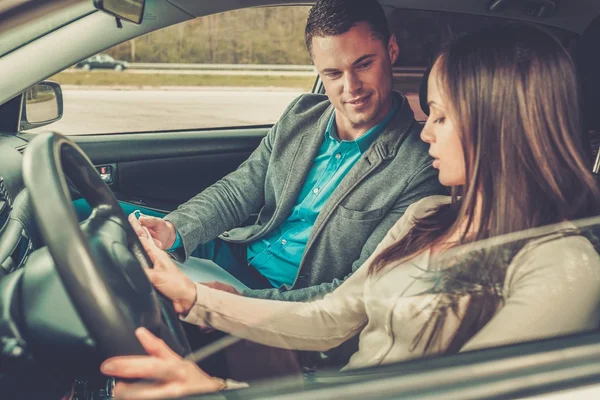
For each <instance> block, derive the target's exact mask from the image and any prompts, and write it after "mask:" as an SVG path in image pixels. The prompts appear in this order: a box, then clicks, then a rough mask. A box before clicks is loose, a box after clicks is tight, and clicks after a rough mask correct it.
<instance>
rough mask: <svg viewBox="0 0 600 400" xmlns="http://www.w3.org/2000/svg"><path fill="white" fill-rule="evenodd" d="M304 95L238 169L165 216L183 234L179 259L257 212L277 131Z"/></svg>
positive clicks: (262, 201)
mask: <svg viewBox="0 0 600 400" xmlns="http://www.w3.org/2000/svg"><path fill="white" fill-rule="evenodd" d="M301 98H302V96H300V97H298V98H297V99H296V100H295V101H293V102H292V103H291V104H290V105H289V106H288V108H287V109H286V110H285V111H284V113H283V116H282V117H281V118H280V120H279V121H278V122H277V123H276V124H275V125H273V127H272V128H271V129H270V130H269V132H268V133H267V135H266V136H265V137H264V138H263V140H262V141H261V142H260V145H259V146H258V148H257V149H256V150H255V151H254V152H253V153H252V154H251V155H250V157H249V158H248V159H247V160H246V161H245V162H244V163H242V164H241V165H240V166H239V167H238V168H237V169H236V170H235V171H233V172H232V173H230V174H229V175H227V176H225V177H224V178H223V179H221V180H220V181H218V182H216V183H215V184H213V185H212V186H210V187H208V188H207V189H205V190H204V191H202V192H201V193H199V194H198V195H196V196H194V197H193V198H192V199H190V200H188V201H187V202H185V203H184V204H182V205H180V206H179V207H178V208H177V209H176V210H175V211H173V212H172V213H170V214H169V215H167V216H166V217H165V218H164V219H165V220H167V221H170V222H171V223H172V224H173V225H174V226H175V228H176V229H177V232H178V233H179V235H181V239H182V243H183V246H182V247H181V248H179V249H177V251H175V252H173V255H174V256H175V258H176V259H177V260H179V261H184V260H186V259H187V258H188V257H189V256H190V254H191V253H192V252H193V251H194V249H195V248H196V247H197V246H198V245H199V244H202V243H206V242H208V241H209V240H212V239H214V238H216V237H217V236H218V235H220V234H221V233H223V232H224V231H226V230H229V229H232V228H234V227H237V226H239V225H241V224H242V223H243V222H244V221H246V220H247V219H248V218H249V217H250V215H251V214H252V213H253V212H256V211H258V210H259V209H260V208H261V207H262V205H263V204H264V201H265V199H264V197H265V194H264V190H262V189H261V188H264V187H265V180H266V176H267V170H268V167H269V160H270V157H271V152H272V149H273V145H274V143H275V138H276V136H277V131H278V129H279V127H280V125H281V121H282V120H283V119H285V118H286V116H287V115H288V114H289V113H290V110H291V109H292V108H293V107H294V105H295V104H296V103H297V102H298V101H299V100H300V99H301ZM191 173H194V172H191ZM200 173H201V171H200ZM257 188H258V189H257Z"/></svg>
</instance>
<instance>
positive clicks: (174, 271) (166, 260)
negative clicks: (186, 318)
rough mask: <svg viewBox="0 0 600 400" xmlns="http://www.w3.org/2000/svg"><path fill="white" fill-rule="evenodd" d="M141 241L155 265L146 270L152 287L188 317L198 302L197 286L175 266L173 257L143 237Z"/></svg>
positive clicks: (178, 311) (176, 310) (177, 311)
mask: <svg viewBox="0 0 600 400" xmlns="http://www.w3.org/2000/svg"><path fill="white" fill-rule="evenodd" d="M140 241H141V242H142V245H143V246H144V249H145V250H146V253H148V257H150V261H152V264H153V265H154V267H153V268H146V269H145V270H144V271H146V275H148V279H150V282H152V285H154V287H155V288H156V290H158V291H159V292H161V293H162V294H164V295H165V296H166V297H167V298H168V299H170V300H171V301H172V302H173V308H174V309H175V312H176V313H178V314H183V315H186V314H187V313H189V312H190V310H191V308H192V306H193V305H194V303H195V302H196V285H195V284H194V282H192V280H191V279H190V278H188V277H187V276H186V275H185V274H184V273H183V272H181V270H180V269H179V268H178V267H177V265H175V263H174V262H173V260H172V259H171V257H169V255H168V254H167V253H165V252H164V251H162V250H160V249H159V248H157V247H156V246H154V245H153V244H152V242H150V239H147V238H145V237H141V238H140Z"/></svg>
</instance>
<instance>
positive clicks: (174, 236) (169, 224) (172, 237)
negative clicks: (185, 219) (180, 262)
mask: <svg viewBox="0 0 600 400" xmlns="http://www.w3.org/2000/svg"><path fill="white" fill-rule="evenodd" d="M165 223H166V224H167V228H168V231H169V237H168V238H167V243H165V244H164V247H165V249H169V248H171V247H173V245H174V244H175V240H177V231H176V230H175V225H173V223H172V222H171V221H166V220H165Z"/></svg>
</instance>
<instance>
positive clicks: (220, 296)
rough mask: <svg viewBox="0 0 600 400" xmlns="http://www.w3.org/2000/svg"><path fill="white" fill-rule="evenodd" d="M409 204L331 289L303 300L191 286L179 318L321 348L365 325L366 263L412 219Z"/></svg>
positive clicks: (268, 341)
mask: <svg viewBox="0 0 600 400" xmlns="http://www.w3.org/2000/svg"><path fill="white" fill-rule="evenodd" d="M415 209H416V207H414V206H411V207H409V210H407V212H406V213H405V215H404V217H403V218H401V219H400V220H399V221H398V222H397V223H396V224H395V225H394V226H393V227H392V229H390V230H389V232H388V233H387V235H386V236H385V238H384V239H383V240H382V241H381V243H379V245H378V246H377V248H376V250H375V251H374V252H373V254H372V255H371V257H369V258H368V259H367V260H366V261H365V263H364V264H363V265H362V266H361V267H360V268H359V269H358V270H357V271H356V272H355V273H354V274H352V276H350V277H349V278H348V279H346V280H345V281H344V283H343V284H342V285H340V286H339V287H338V288H337V289H335V290H334V291H333V292H331V293H329V294H327V295H326V296H325V297H323V298H322V299H321V300H317V301H312V302H308V303H302V302H289V301H277V300H266V299H258V298H248V297H243V296H237V295H233V294H230V293H226V292H221V291H218V290H214V289H211V288H208V287H206V286H204V285H202V284H196V294H197V297H196V302H195V304H194V306H193V307H192V309H191V310H190V312H189V313H188V315H186V316H184V317H182V320H183V321H185V322H188V323H192V324H196V325H200V326H203V327H212V328H215V329H218V330H221V331H224V332H228V333H230V334H232V335H234V336H236V337H239V338H242V339H246V340H250V341H253V342H256V343H260V344H265V345H268V346H273V347H281V348H287V349H296V350H313V351H325V350H329V349H331V348H333V347H336V346H338V345H339V344H341V343H343V342H344V341H346V340H347V339H349V338H350V337H352V336H354V335H356V334H357V333H359V332H360V331H361V330H362V329H363V328H364V327H365V325H366V324H367V321H368V317H367V312H366V309H365V302H364V288H365V284H368V281H369V269H370V266H371V264H372V262H373V260H374V259H375V257H377V255H378V254H380V253H381V252H382V251H383V250H385V249H386V248H387V247H388V246H390V245H391V244H393V243H394V242H395V241H397V240H398V238H399V237H400V236H402V235H404V234H405V233H406V232H407V230H408V229H410V226H412V223H413V218H412V217H413V215H412V214H413V211H414V210H415Z"/></svg>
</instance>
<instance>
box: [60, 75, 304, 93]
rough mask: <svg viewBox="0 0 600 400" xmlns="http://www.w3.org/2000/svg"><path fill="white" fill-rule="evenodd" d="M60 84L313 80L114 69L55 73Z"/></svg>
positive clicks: (291, 84) (299, 83) (300, 83)
mask: <svg viewBox="0 0 600 400" xmlns="http://www.w3.org/2000/svg"><path fill="white" fill-rule="evenodd" d="M50 79H51V80H54V81H56V82H58V83H60V84H61V85H90V86H134V87H142V86H149V87H158V86H220V87H223V86H232V87H240V86H241V87H284V88H300V89H305V90H307V89H308V90H310V89H311V88H312V86H313V84H314V82H315V77H311V76H243V75H242V76H240V75H193V74H135V73H128V72H113V71H91V72H90V71H76V72H61V73H59V74H57V75H54V76H53V77H52V78H50Z"/></svg>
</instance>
